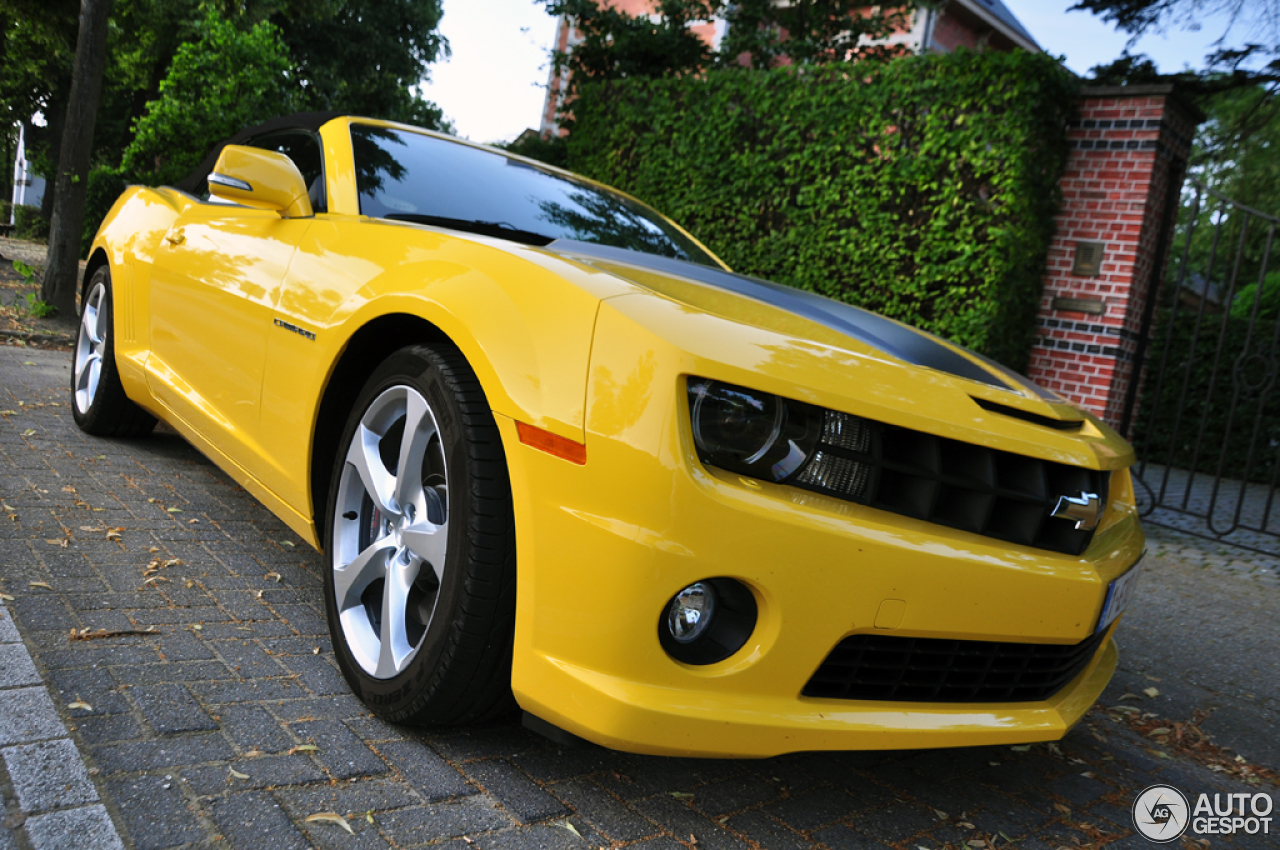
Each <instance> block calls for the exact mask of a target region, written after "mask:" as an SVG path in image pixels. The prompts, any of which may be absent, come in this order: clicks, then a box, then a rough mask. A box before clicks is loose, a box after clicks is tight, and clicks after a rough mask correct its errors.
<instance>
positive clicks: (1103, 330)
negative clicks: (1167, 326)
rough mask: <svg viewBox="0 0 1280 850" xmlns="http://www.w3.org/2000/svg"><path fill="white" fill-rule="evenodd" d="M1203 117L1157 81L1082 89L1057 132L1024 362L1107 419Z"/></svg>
mask: <svg viewBox="0 0 1280 850" xmlns="http://www.w3.org/2000/svg"><path fill="white" fill-rule="evenodd" d="M1203 117H1204V116H1203V115H1202V114H1201V113H1200V112H1199V110H1197V109H1196V108H1195V107H1194V106H1192V105H1190V104H1188V103H1187V102H1186V101H1184V100H1183V99H1182V98H1181V97H1179V96H1178V94H1177V93H1176V92H1175V91H1174V88H1173V86H1169V85H1152V86H1109V87H1095V88H1086V89H1084V90H1083V91H1082V92H1081V98H1080V119H1079V121H1078V122H1077V123H1076V124H1075V125H1074V126H1073V127H1071V128H1070V131H1069V134H1068V137H1069V138H1070V140H1071V154H1070V157H1069V158H1068V160H1067V170H1066V173H1065V174H1064V175H1063V177H1062V181H1061V186H1062V196H1063V203H1062V209H1061V211H1060V212H1059V213H1058V217H1057V220H1056V221H1057V233H1056V234H1055V235H1054V238H1053V242H1052V243H1050V247H1049V262H1048V266H1047V268H1046V270H1045V276H1044V294H1043V296H1042V298H1041V302H1040V315H1039V318H1038V320H1037V322H1038V325H1039V333H1038V337H1037V339H1036V343H1035V346H1034V347H1033V348H1032V350H1031V361H1030V365H1029V367H1028V370H1027V371H1028V374H1029V375H1030V377H1031V378H1033V379H1034V380H1036V381H1037V382H1038V383H1040V384H1042V385H1044V386H1046V387H1048V388H1050V389H1052V390H1055V391H1056V392H1058V393H1060V394H1061V395H1063V396H1065V397H1066V398H1067V399H1068V400H1070V401H1071V402H1072V403H1073V404H1076V405H1078V406H1079V407H1082V408H1084V409H1086V410H1089V411H1091V412H1092V413H1094V414H1096V415H1098V416H1099V417H1101V418H1102V419H1104V420H1106V422H1107V423H1108V424H1110V425H1112V426H1115V427H1119V426H1120V424H1121V421H1122V420H1123V419H1124V418H1125V416H1126V411H1125V402H1126V395H1127V394H1128V392H1129V388H1130V385H1131V384H1132V383H1133V382H1134V381H1135V375H1134V369H1135V365H1137V367H1138V368H1139V369H1141V364H1140V363H1138V362H1137V361H1138V359H1139V358H1140V357H1141V351H1140V346H1139V344H1138V343H1139V334H1140V331H1141V330H1142V328H1143V323H1144V318H1145V317H1148V316H1147V307H1148V303H1149V301H1150V299H1149V296H1153V295H1154V293H1156V292H1158V291H1159V283H1160V277H1161V275H1162V273H1163V270H1164V267H1165V265H1166V264H1165V259H1166V258H1167V257H1168V252H1169V247H1170V246H1169V243H1170V241H1171V239H1172V235H1173V233H1172V231H1173V225H1174V223H1175V220H1176V215H1177V203H1178V192H1179V190H1180V188H1181V185H1182V177H1183V174H1184V172H1185V170H1186V162H1187V157H1188V155H1189V154H1190V149H1191V138H1192V136H1193V134H1194V133H1195V128H1196V125H1197V124H1199V123H1200V121H1202V120H1203ZM1079 260H1083V261H1085V262H1084V264H1083V265H1082V264H1081V263H1080V262H1079ZM1089 260H1093V261H1094V262H1093V263H1089V262H1088V261H1089ZM1099 260H1100V261H1099ZM1151 304H1152V306H1154V302H1151ZM1135 398H1136V395H1135ZM1130 404H1131V405H1132V402H1130Z"/></svg>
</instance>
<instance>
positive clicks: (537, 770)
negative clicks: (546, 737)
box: [511, 742, 619, 782]
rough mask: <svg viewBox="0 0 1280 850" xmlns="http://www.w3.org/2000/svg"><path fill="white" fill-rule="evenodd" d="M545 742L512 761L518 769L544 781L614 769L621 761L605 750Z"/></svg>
mask: <svg viewBox="0 0 1280 850" xmlns="http://www.w3.org/2000/svg"><path fill="white" fill-rule="evenodd" d="M542 743H543V745H542V746H538V747H532V748H530V749H528V750H525V751H524V752H521V753H519V754H517V755H515V756H513V757H512V758H511V761H512V763H513V764H515V766H516V767H518V768H520V769H521V770H523V771H524V772H525V773H527V774H529V775H530V776H532V777H533V778H534V779H537V780H540V781H542V782H555V781H557V780H561V779H569V778H571V777H574V776H583V775H584V774H588V773H595V772H597V771H602V770H612V769H613V768H614V767H615V766H616V765H617V764H618V761H619V759H618V754H617V753H613V752H610V751H609V750H606V749H604V748H603V747H591V746H579V747H555V746H551V745H550V742H542Z"/></svg>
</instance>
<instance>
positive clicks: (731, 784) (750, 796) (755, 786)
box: [693, 776, 781, 817]
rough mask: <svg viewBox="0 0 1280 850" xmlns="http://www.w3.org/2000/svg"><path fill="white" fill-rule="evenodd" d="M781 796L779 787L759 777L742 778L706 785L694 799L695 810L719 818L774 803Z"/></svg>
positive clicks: (698, 791)
mask: <svg viewBox="0 0 1280 850" xmlns="http://www.w3.org/2000/svg"><path fill="white" fill-rule="evenodd" d="M780 795H781V791H780V790H779V788H778V786H777V785H775V784H774V783H772V782H769V781H766V780H764V779H761V778H759V777H758V776H740V777H736V778H734V779H729V780H726V781H724V782H717V783H714V784H711V785H704V786H702V787H701V788H699V789H698V790H697V793H695V794H694V797H693V805H694V808H696V809H698V811H700V812H702V813H703V814H706V815H710V816H711V817H717V816H719V815H724V814H728V813H729V812H736V811H739V810H741V809H745V808H748V807H749V806H756V805H759V804H761V803H768V802H772V801H774V800H776V799H778V797H779V796H780Z"/></svg>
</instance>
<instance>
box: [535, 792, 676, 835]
mask: <svg viewBox="0 0 1280 850" xmlns="http://www.w3.org/2000/svg"><path fill="white" fill-rule="evenodd" d="M551 791H552V793H554V794H555V795H556V796H557V797H559V798H560V799H561V800H563V801H564V802H565V803H567V804H568V805H569V806H570V807H571V808H572V809H573V810H574V811H576V812H577V813H578V816H579V817H581V818H584V819H585V820H587V821H588V822H589V823H590V824H591V825H592V826H593V827H595V828H596V829H597V830H598V831H599V832H601V833H603V834H604V835H606V836H608V838H609V839H611V840H613V841H625V842H630V841H636V840H638V839H641V838H645V837H648V836H650V835H655V834H657V833H658V827H657V826H655V825H654V824H653V823H652V822H651V821H649V820H647V819H646V818H643V817H641V816H640V815H638V814H636V812H634V811H633V810H632V809H631V808H629V807H628V806H626V805H625V804H623V803H622V802H621V801H619V800H618V799H617V798H615V797H614V796H613V795H612V794H609V793H607V792H605V791H604V790H603V789H601V788H600V787H599V786H598V785H596V784H595V783H593V782H591V781H590V780H587V779H573V780H569V781H567V782H559V783H556V784H555V785H553V786H551Z"/></svg>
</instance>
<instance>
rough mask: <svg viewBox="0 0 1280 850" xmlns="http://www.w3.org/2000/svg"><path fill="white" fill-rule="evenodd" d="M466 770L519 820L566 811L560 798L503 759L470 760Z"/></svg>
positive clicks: (549, 815)
mask: <svg viewBox="0 0 1280 850" xmlns="http://www.w3.org/2000/svg"><path fill="white" fill-rule="evenodd" d="M465 769H466V771H467V775H469V776H470V777H471V778H472V779H474V780H475V781H476V782H478V783H479V784H480V785H481V786H483V787H484V788H485V790H487V791H488V792H489V793H490V794H492V795H493V796H495V797H497V798H498V801H499V802H500V803H502V805H503V806H505V807H506V809H507V811H509V812H511V813H512V814H513V815H514V816H515V817H516V818H517V819H518V820H519V821H520V822H521V823H535V822H537V821H542V820H546V819H548V818H554V817H562V816H564V815H565V814H567V813H568V810H567V809H566V808H565V807H564V805H562V804H561V803H560V801H559V800H557V799H556V798H555V797H553V796H551V795H550V794H548V793H547V792H546V791H545V790H543V789H542V788H541V787H539V786H538V784H537V783H536V782H534V781H533V780H532V779H530V778H529V777H528V776H525V775H524V774H523V773H522V772H520V771H519V770H518V769H517V768H515V767H513V766H512V765H511V764H509V763H507V762H505V761H499V760H492V761H479V762H473V763H471V764H468V765H467V766H466V768H465Z"/></svg>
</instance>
